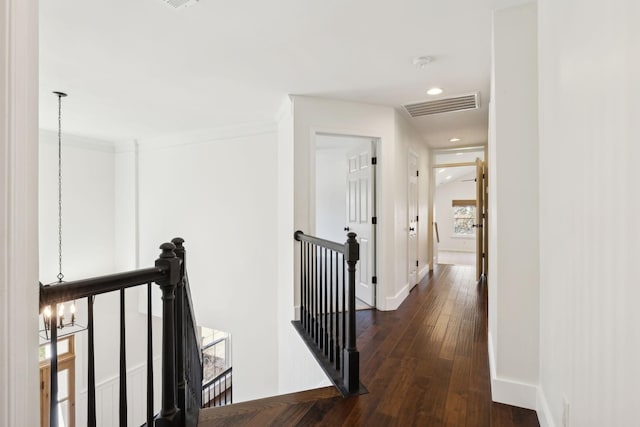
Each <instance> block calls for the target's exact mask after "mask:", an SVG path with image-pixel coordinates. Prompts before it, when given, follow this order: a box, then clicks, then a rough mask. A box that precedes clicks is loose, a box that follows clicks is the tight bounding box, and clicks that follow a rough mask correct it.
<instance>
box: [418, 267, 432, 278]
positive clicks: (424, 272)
mask: <svg viewBox="0 0 640 427" xmlns="http://www.w3.org/2000/svg"><path fill="white" fill-rule="evenodd" d="M428 272H429V264H425V265H424V267H422V268H421V269H420V271H418V282H420V281H421V280H422V279H424V276H426V275H427V273H428Z"/></svg>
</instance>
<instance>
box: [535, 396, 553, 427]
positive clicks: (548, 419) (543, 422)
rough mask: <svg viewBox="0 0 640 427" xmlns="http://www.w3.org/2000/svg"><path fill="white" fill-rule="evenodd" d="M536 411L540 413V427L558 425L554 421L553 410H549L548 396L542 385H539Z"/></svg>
mask: <svg viewBox="0 0 640 427" xmlns="http://www.w3.org/2000/svg"><path fill="white" fill-rule="evenodd" d="M536 412H537V413H538V422H539V423H540V427H556V424H555V423H554V422H553V417H552V416H551V411H550V410H549V404H548V403H547V398H546V397H545V395H544V391H542V388H541V387H538V393H537V402H536Z"/></svg>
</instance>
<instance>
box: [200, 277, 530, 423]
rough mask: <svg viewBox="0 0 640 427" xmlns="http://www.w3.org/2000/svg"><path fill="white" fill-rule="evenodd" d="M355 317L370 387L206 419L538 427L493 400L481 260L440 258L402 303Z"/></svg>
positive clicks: (274, 400) (215, 413)
mask: <svg viewBox="0 0 640 427" xmlns="http://www.w3.org/2000/svg"><path fill="white" fill-rule="evenodd" d="M357 318H358V331H357V333H358V349H359V350H360V358H361V362H360V363H361V365H360V366H361V368H360V369H361V370H360V379H361V381H362V383H363V384H364V385H365V386H366V387H367V388H368V389H369V393H368V394H364V395H360V396H354V397H350V398H348V399H343V398H342V397H341V396H340V393H339V392H338V391H337V390H336V389H335V388H333V387H328V388H321V389H317V390H310V391H305V392H301V393H294V394H289V395H284V396H275V397H270V398H267V399H261V400H255V401H251V402H244V403H239V404H234V405H230V406H227V407H222V408H211V409H204V410H202V411H201V413H200V422H199V426H200V427H213V426H216V427H218V426H234V427H236V426H260V427H262V426H328V427H332V426H367V427H369V426H402V427H404V426H429V427H431V426H452V427H464V426H468V427H484V426H492V427H529V426H531V427H534V426H539V424H538V419H537V416H536V413H535V412H534V411H530V410H526V409H521V408H516V407H512V406H508V405H502V404H498V403H493V402H492V401H491V389H490V379H489V360H488V352H487V290H486V287H485V286H478V285H477V284H476V282H475V280H474V268H473V267H470V266H455V265H440V266H438V268H437V269H436V271H435V272H434V274H433V275H432V276H428V277H426V278H425V279H424V280H423V281H422V282H421V283H420V284H419V285H418V286H416V287H415V288H414V289H413V291H412V292H411V294H410V295H409V297H408V298H407V299H406V300H405V301H404V302H403V304H402V305H401V306H400V307H399V308H398V310H396V311H393V312H380V311H376V310H366V311H359V312H358V313H357Z"/></svg>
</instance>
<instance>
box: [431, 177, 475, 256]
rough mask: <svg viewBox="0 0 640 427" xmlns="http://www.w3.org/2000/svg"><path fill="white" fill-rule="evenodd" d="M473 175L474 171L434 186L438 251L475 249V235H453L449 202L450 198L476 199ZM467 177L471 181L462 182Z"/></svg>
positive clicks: (451, 211) (451, 208) (451, 212)
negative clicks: (438, 240)
mask: <svg viewBox="0 0 640 427" xmlns="http://www.w3.org/2000/svg"><path fill="white" fill-rule="evenodd" d="M475 177H476V174H475V172H474V173H472V174H471V175H465V176H462V177H459V178H457V179H456V180H455V181H453V182H445V183H443V184H441V185H439V186H437V187H436V194H435V207H436V214H435V221H436V222H437V223H438V234H439V235H440V243H438V250H440V251H460V252H475V251H476V238H475V235H474V236H471V237H460V236H454V233H453V207H452V204H451V202H452V200H475V199H476V183H475V182H474V181H473V179H474V178H475ZM467 179H471V181H467V182H462V180H467Z"/></svg>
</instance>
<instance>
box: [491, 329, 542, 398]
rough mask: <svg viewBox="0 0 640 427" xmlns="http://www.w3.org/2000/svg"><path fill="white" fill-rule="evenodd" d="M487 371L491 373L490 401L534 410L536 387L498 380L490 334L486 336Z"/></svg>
mask: <svg viewBox="0 0 640 427" xmlns="http://www.w3.org/2000/svg"><path fill="white" fill-rule="evenodd" d="M487 339H488V347H489V371H490V373H491V400H493V401H494V402H498V403H505V404H507V405H512V406H518V407H520V408H526V409H533V410H535V409H536V399H537V394H538V387H537V386H535V385H533V384H527V383H523V382H520V381H515V380H511V379H505V378H499V377H498V376H497V374H496V365H495V363H496V362H495V353H494V350H493V340H492V339H491V332H489V334H488V338H487Z"/></svg>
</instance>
